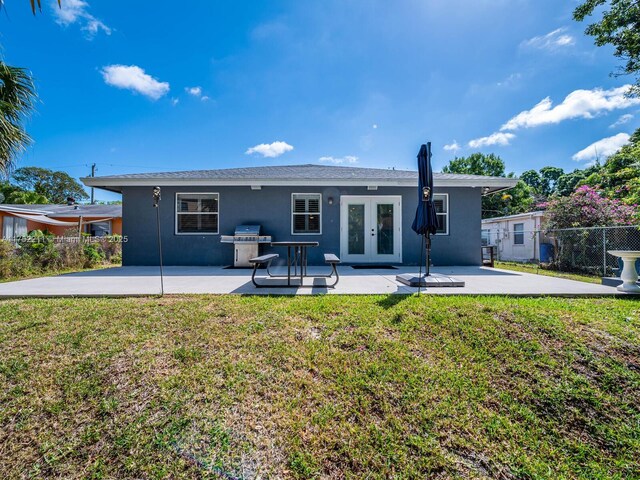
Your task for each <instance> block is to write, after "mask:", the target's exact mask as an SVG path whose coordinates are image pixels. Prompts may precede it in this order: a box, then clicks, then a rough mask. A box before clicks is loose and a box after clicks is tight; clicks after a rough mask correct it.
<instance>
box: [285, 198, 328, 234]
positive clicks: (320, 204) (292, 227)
mask: <svg viewBox="0 0 640 480" xmlns="http://www.w3.org/2000/svg"><path fill="white" fill-rule="evenodd" d="M296 195H318V197H320V202H319V206H320V211H319V212H318V215H320V232H318V233H294V232H293V230H294V225H293V216H294V215H305V214H303V213H294V212H293V197H294V196H296ZM306 215H311V214H306ZM322 218H323V216H322V194H321V193H317V192H294V193H292V194H291V235H296V236H299V235H303V236H310V235H322Z"/></svg>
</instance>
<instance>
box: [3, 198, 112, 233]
mask: <svg viewBox="0 0 640 480" xmlns="http://www.w3.org/2000/svg"><path fill="white" fill-rule="evenodd" d="M80 222H82V223H80ZM0 223H1V224H2V229H0V238H3V239H7V240H10V239H13V238H16V237H22V236H25V235H27V233H29V232H31V231H33V230H43V231H44V230H47V231H48V232H51V233H53V234H54V235H63V234H64V233H65V232H66V231H68V230H69V229H75V230H76V231H79V230H80V229H82V232H84V233H88V234H90V235H92V236H103V235H112V234H119V235H121V234H122V205H79V204H67V205H9V204H0Z"/></svg>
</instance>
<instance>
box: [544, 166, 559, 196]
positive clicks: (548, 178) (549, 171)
mask: <svg viewBox="0 0 640 480" xmlns="http://www.w3.org/2000/svg"><path fill="white" fill-rule="evenodd" d="M562 175H564V170H563V169H561V168H560V167H542V168H541V169H540V178H541V179H542V185H541V192H540V193H541V194H542V195H545V196H547V197H548V196H549V195H552V194H553V193H554V192H555V190H556V185H557V183H558V179H559V178H560V177H561V176H562Z"/></svg>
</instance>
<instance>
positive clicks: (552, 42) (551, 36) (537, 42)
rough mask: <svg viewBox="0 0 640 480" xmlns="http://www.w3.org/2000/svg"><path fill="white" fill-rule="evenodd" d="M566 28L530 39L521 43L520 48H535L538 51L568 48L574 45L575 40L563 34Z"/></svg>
mask: <svg viewBox="0 0 640 480" xmlns="http://www.w3.org/2000/svg"><path fill="white" fill-rule="evenodd" d="M566 31H567V29H566V28H558V29H556V30H554V31H553V32H549V33H547V34H546V35H540V36H538V37H533V38H530V39H529V40H525V41H523V42H522V43H521V44H520V46H521V47H524V48H535V49H538V50H550V51H553V50H558V49H560V48H563V47H570V46H571V45H574V44H575V43H576V41H575V39H574V38H573V37H572V36H571V35H569V34H567V33H565V32H566Z"/></svg>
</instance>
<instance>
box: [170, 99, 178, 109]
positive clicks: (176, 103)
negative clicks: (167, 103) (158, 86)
mask: <svg viewBox="0 0 640 480" xmlns="http://www.w3.org/2000/svg"><path fill="white" fill-rule="evenodd" d="M179 103H180V99H179V98H172V99H171V105H173V106H174V107H175V106H176V105H178V104H179Z"/></svg>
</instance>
